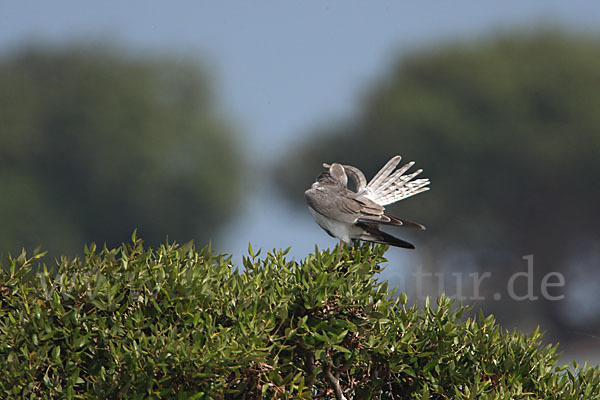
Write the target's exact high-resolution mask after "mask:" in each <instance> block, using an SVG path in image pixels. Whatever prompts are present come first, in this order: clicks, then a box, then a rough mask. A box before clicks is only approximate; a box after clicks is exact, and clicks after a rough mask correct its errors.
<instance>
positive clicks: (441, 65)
mask: <svg viewBox="0 0 600 400" xmlns="http://www.w3.org/2000/svg"><path fill="white" fill-rule="evenodd" d="M599 110H600V40H597V39H593V38H583V37H574V36H570V35H567V34H564V33H561V32H556V31H552V30H544V31H541V32H536V33H531V34H511V35H505V36H501V37H497V38H494V39H490V40H484V41H480V42H477V43H473V44H452V45H449V46H445V47H444V48H438V49H434V50H432V51H425V52H421V53H417V54H412V55H409V56H402V57H400V59H399V60H398V61H397V62H396V63H395V66H394V67H393V68H392V70H391V71H390V73H389V74H388V75H387V76H386V77H384V78H383V79H382V80H381V81H380V82H379V83H378V84H377V85H376V86H375V87H374V88H373V89H372V90H371V91H370V92H369V93H368V95H367V96H365V98H364V104H363V105H362V110H361V113H360V115H358V116H357V117H356V119H354V120H351V121H348V122H347V123H345V124H342V125H338V126H333V127H328V128H325V129H321V130H319V131H317V132H315V136H316V137H318V140H315V141H314V142H312V143H309V144H307V145H306V146H305V147H304V148H302V149H295V151H294V155H293V156H292V157H290V158H286V162H285V163H281V166H280V168H278V169H277V171H278V174H277V175H276V176H274V179H276V180H277V181H278V182H279V184H280V186H281V187H282V188H283V189H284V191H285V193H287V194H288V195H289V196H290V197H293V198H295V199H298V200H301V199H302V191H303V190H304V189H305V188H307V187H308V186H309V185H310V184H311V183H312V182H313V181H314V178H315V176H316V175H317V174H318V172H319V170H320V165H321V163H322V162H333V161H336V162H343V163H348V164H352V165H356V166H358V167H360V168H365V170H366V171H369V172H370V173H371V176H372V174H373V173H374V172H375V171H376V170H377V169H378V168H379V167H381V166H382V165H383V163H385V162H386V161H387V160H388V158H389V156H392V155H394V154H401V155H403V156H405V157H408V159H407V161H408V160H410V159H414V160H416V161H417V166H418V168H423V169H424V170H425V173H424V176H426V177H429V178H431V181H432V184H431V187H432V190H431V192H429V193H427V194H425V195H419V196H418V197H416V198H413V199H410V200H407V201H406V202H401V203H400V205H398V206H397V207H398V208H402V211H397V210H396V214H397V215H399V216H401V217H406V218H407V219H410V220H416V221H419V222H422V223H424V224H425V225H426V226H427V228H428V231H427V232H426V234H423V235H419V236H418V239H417V241H416V242H417V243H418V242H419V240H421V242H422V241H424V240H429V243H428V248H429V250H430V252H431V254H434V255H435V256H434V257H435V258H434V265H438V266H439V265H443V264H444V262H445V261H446V260H447V259H449V258H450V255H452V254H455V255H456V254H458V253H463V254H464V253H465V252H466V253H467V254H469V257H471V258H470V259H471V260H473V261H474V264H475V265H477V266H479V267H480V268H481V269H482V270H485V271H493V277H494V282H492V284H493V283H497V284H498V285H500V287H499V288H498V287H496V288H492V289H496V290H493V291H490V293H495V292H497V291H500V292H501V293H502V294H505V293H506V284H507V281H508V276H509V275H510V274H513V273H515V272H517V271H523V270H525V265H526V263H525V261H524V260H522V259H521V257H522V256H524V255H527V254H534V263H535V264H534V267H535V285H536V286H535V287H536V288H537V289H536V290H537V292H536V295H538V296H540V292H539V288H540V283H541V280H542V278H543V277H544V275H545V274H546V273H548V272H550V271H560V272H562V273H563V274H564V275H565V277H566V281H567V284H569V283H570V284H571V285H574V284H576V282H575V281H574V279H576V277H575V272H574V269H570V266H571V265H572V263H573V261H574V260H577V258H578V252H579V251H580V250H581V249H582V248H585V247H586V246H587V244H590V243H597V241H598V240H600V229H599V228H598V227H599V226H600V214H599V213H598V212H597V211H598V205H599V204H600V162H599V159H598V157H599V156H600V112H599ZM317 141H318V143H317ZM292 176H293V178H291V177H292ZM587 247H589V246H587ZM597 255H598V254H596V256H597ZM595 260H596V262H595V263H590V264H589V265H588V266H584V267H583V268H584V270H585V273H584V274H583V275H584V276H585V279H594V277H596V279H598V278H600V276H599V275H598V273H599V271H598V268H597V264H598V258H596V259H595ZM580 267H581V264H580ZM580 267H578V268H580ZM586 268H587V269H586ZM580 272H581V271H580ZM580 272H578V274H580ZM502 274H505V275H502ZM580 276H581V274H580ZM554 281H556V280H555V279H554V280H553V282H554ZM520 282H521V283H524V280H520ZM571 288H573V286H571ZM502 289H503V290H502ZM521 289H522V288H521ZM519 293H523V290H521V291H519ZM561 293H562V294H565V293H564V291H563V292H561V291H560V289H556V288H553V290H552V295H559V294H561ZM487 297H488V298H491V295H488V296H487ZM571 298H573V297H571ZM494 304H495V305H491V304H489V305H488V306H491V308H492V311H494V312H497V313H498V314H500V316H502V315H504V316H505V318H503V320H504V321H507V320H508V319H509V317H510V318H518V319H523V318H528V319H531V318H530V316H531V315H530V314H526V313H529V312H536V313H538V314H536V315H537V317H536V319H535V323H537V322H538V321H540V320H543V321H544V322H543V323H544V325H543V326H544V328H546V329H549V330H550V331H551V333H560V332H564V328H565V327H566V325H570V327H572V326H574V325H577V326H579V327H580V328H581V327H591V326H592V325H594V326H596V327H597V326H598V325H599V324H600V319H599V318H598V315H600V313H598V312H595V313H593V315H594V317H593V318H589V319H587V318H585V320H582V319H581V318H579V319H578V318H572V317H573V316H572V314H573V312H572V311H573V310H572V309H571V308H570V307H559V305H558V303H556V302H549V301H544V299H543V298H542V297H541V296H540V299H539V301H537V302H535V301H529V302H521V303H520V304H519V306H518V307H515V304H514V303H503V302H495V303H494ZM509 304H510V308H504V309H501V308H500V307H502V306H507V305H509ZM494 307H496V309H495V310H494ZM595 307H597V305H596V306H595ZM488 309H489V308H488ZM596 311H598V308H596ZM566 314H571V315H566ZM538 317H540V318H538ZM553 328H554V329H553ZM561 328H563V329H561Z"/></svg>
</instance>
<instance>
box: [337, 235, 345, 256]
mask: <svg viewBox="0 0 600 400" xmlns="http://www.w3.org/2000/svg"><path fill="white" fill-rule="evenodd" d="M343 243H344V241H343V240H341V239H340V247H338V255H339V256H340V257H341V256H342V244H343Z"/></svg>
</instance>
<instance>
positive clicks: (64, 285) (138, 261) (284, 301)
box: [0, 236, 600, 399]
mask: <svg viewBox="0 0 600 400" xmlns="http://www.w3.org/2000/svg"><path fill="white" fill-rule="evenodd" d="M339 250H340V249H338V248H336V249H334V250H333V251H329V250H325V251H319V250H315V253H314V254H309V255H308V256H307V257H306V259H305V260H303V261H301V262H296V261H290V260H286V258H285V255H286V251H274V252H272V253H269V254H268V255H267V256H266V257H265V258H264V259H261V258H259V254H254V253H253V251H252V248H250V249H249V253H250V256H249V257H248V258H245V259H244V271H238V270H237V269H236V268H234V267H233V266H232V265H231V257H229V256H226V255H215V254H213V253H212V252H211V250H210V248H204V249H201V250H199V251H197V250H196V249H195V248H194V246H193V245H192V244H191V243H189V244H186V245H183V246H178V245H176V244H166V245H163V246H161V247H160V248H159V249H157V250H151V249H144V247H143V245H142V242H141V241H140V240H139V239H137V238H135V236H134V238H133V242H132V243H131V244H126V245H123V246H122V247H120V248H117V249H106V248H104V249H103V250H101V251H97V250H96V246H95V245H91V246H90V247H88V248H86V251H85V257H83V258H82V259H79V258H76V259H72V260H71V259H67V258H62V259H61V260H59V262H58V266H57V267H56V268H55V269H54V270H51V271H49V270H48V268H47V267H46V266H40V265H39V264H40V260H41V259H42V257H43V254H36V255H34V256H33V257H30V258H28V257H27V256H26V254H25V253H24V252H23V253H22V254H21V255H20V256H19V257H17V258H9V259H8V262H7V264H6V265H4V266H3V268H1V269H0V296H1V297H0V299H1V300H0V369H1V370H2V373H1V374H0V397H2V398H16V397H19V398H37V397H43V398H127V399H130V398H220V399H243V398H246V399H250V398H277V399H279V398H306V399H309V398H342V397H345V398H347V399H366V398H378V399H379V398H380V399H428V398H433V399H474V398H498V399H529V398H531V399H572V398H576V399H590V398H595V399H600V377H599V371H598V367H595V368H591V367H589V366H584V367H583V368H578V367H577V366H574V367H573V368H567V367H565V366H563V367H558V366H557V365H556V359H557V355H556V353H555V351H556V346H555V347H550V346H549V347H545V348H543V347H541V345H540V341H539V338H540V334H539V333H538V332H535V333H534V334H532V335H531V336H528V337H526V336H524V335H522V334H520V333H506V332H503V331H501V330H500V328H499V327H498V326H497V325H495V323H494V319H493V317H491V316H489V317H486V318H484V317H483V316H482V317H479V318H475V319H471V318H469V319H467V318H463V317H461V314H462V313H463V312H464V310H465V308H463V307H452V304H451V302H450V301H449V300H448V299H447V298H440V299H439V300H438V302H437V306H435V307H433V306H429V305H427V306H426V307H425V308H424V310H421V311H420V310H418V309H417V308H415V307H408V306H406V302H407V299H406V296H405V295H400V296H398V297H393V296H392V294H391V293H390V292H389V291H388V287H387V282H380V281H378V280H377V278H376V275H377V273H378V272H379V271H380V265H381V263H382V262H384V261H385V259H384V258H383V255H384V253H385V250H386V247H384V246H380V245H376V246H372V245H364V246H361V247H355V248H351V249H349V248H346V247H344V248H343V249H342V250H341V251H339ZM258 253H260V252H258Z"/></svg>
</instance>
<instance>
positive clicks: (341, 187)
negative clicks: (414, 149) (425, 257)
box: [304, 156, 429, 248]
mask: <svg viewBox="0 0 600 400" xmlns="http://www.w3.org/2000/svg"><path fill="white" fill-rule="evenodd" d="M399 162H400V156H396V157H393V158H392V159H391V160H390V161H388V163H387V164H386V165H385V166H384V167H383V168H382V169H381V170H380V171H379V172H378V173H377V175H375V177H374V178H373V179H372V180H371V182H369V183H368V184H367V181H366V179H365V176H364V174H363V173H362V172H361V171H360V170H359V169H358V168H356V167H353V166H350V165H341V164H337V163H334V164H331V165H328V164H324V166H325V167H327V168H328V170H327V171H324V172H322V173H321V174H320V175H319V176H318V177H317V180H316V182H315V183H313V185H312V186H311V188H310V189H308V190H307V191H306V192H304V196H305V198H306V202H307V203H308V209H309V211H310V213H311V214H312V216H313V218H314V219H315V221H316V222H317V224H318V225H319V226H320V227H321V228H323V229H324V230H325V231H326V232H327V233H328V234H329V235H331V236H333V237H336V238H338V239H340V240H341V241H343V242H346V243H350V242H351V241H352V240H365V241H370V242H377V243H384V244H390V245H393V246H398V247H404V248H414V246H413V245H412V244H410V243H408V242H405V241H404V240H401V239H398V238H396V237H394V236H392V235H389V234H388V233H386V232H383V231H381V230H380V229H379V225H380V224H385V225H394V226H412V227H416V228H419V229H425V227H424V226H423V225H420V224H416V223H414V222H409V221H404V220H401V219H399V218H397V217H394V216H391V215H388V214H385V207H384V206H385V205H387V204H390V203H394V202H396V201H399V200H402V199H405V198H407V197H410V196H413V195H415V194H417V193H421V192H423V191H425V190H428V189H429V188H428V187H425V186H427V185H428V184H429V180H428V179H417V180H414V181H411V180H412V179H413V178H414V177H415V176H416V175H418V174H419V173H420V172H421V170H419V171H416V172H414V173H412V174H410V175H403V174H404V172H406V171H407V170H408V169H409V168H410V167H411V166H412V165H413V164H414V163H412V162H411V163H408V164H406V165H404V166H403V167H402V168H400V169H398V170H397V171H394V169H395V168H396V166H397V165H398V163H399ZM348 178H350V179H351V180H353V181H354V183H355V185H356V191H352V190H350V189H348V187H347V185H348Z"/></svg>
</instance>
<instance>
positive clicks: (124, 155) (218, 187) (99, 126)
mask: <svg viewBox="0 0 600 400" xmlns="http://www.w3.org/2000/svg"><path fill="white" fill-rule="evenodd" d="M211 86H212V85H211V82H210V76H209V75H208V74H207V73H206V71H205V70H204V69H203V68H202V67H201V66H200V65H198V63H197V62H195V61H192V60H183V59H174V58H170V59H169V60H167V58H161V57H151V56H148V57H133V56H129V55H126V54H125V53H124V52H123V51H117V50H114V49H110V48H107V47H103V46H85V47H84V46H77V45H75V46H69V47H65V48H56V47H49V48H46V47H45V48H41V47H31V48H25V49H21V50H19V51H16V52H13V53H8V54H3V55H2V56H1V57H0V110H1V111H0V115H1V123H0V188H1V189H0V190H1V193H2V194H1V195H0V221H2V223H1V224H0V254H1V253H5V252H7V251H11V252H13V253H14V252H18V251H20V249H21V248H22V247H25V248H30V249H31V248H33V247H35V246H38V245H43V247H44V249H48V250H56V249H60V250H61V251H63V252H67V253H71V254H72V252H73V251H80V250H81V249H82V247H83V244H84V243H86V242H90V241H96V242H98V243H103V242H107V243H108V244H109V245H111V244H115V243H119V242H121V241H122V240H123V239H124V238H126V237H128V236H129V235H130V234H131V232H132V231H133V230H134V229H135V228H138V229H139V231H140V232H141V233H143V234H144V236H145V237H146V238H147V239H148V241H149V242H150V243H154V244H158V243H159V242H160V241H163V240H165V238H166V237H167V235H168V236H169V237H170V238H173V239H182V240H189V239H190V238H197V239H199V240H201V241H207V240H208V239H210V238H211V236H212V235H213V233H214V231H215V229H216V227H217V224H218V223H221V222H223V221H226V220H227V219H228V217H229V216H230V215H231V213H232V212H234V211H235V209H236V206H237V203H238V198H239V196H238V195H237V194H238V189H239V187H238V182H239V180H240V170H241V168H240V166H241V163H242V161H241V160H240V157H239V155H240V152H239V151H238V148H237V138H236V136H235V133H234V132H233V129H232V127H231V126H230V124H229V123H228V121H227V120H225V119H224V118H223V116H222V115H221V114H220V113H219V110H217V109H216V107H215V105H214V103H215V102H214V96H213V93H212V87H211Z"/></svg>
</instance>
